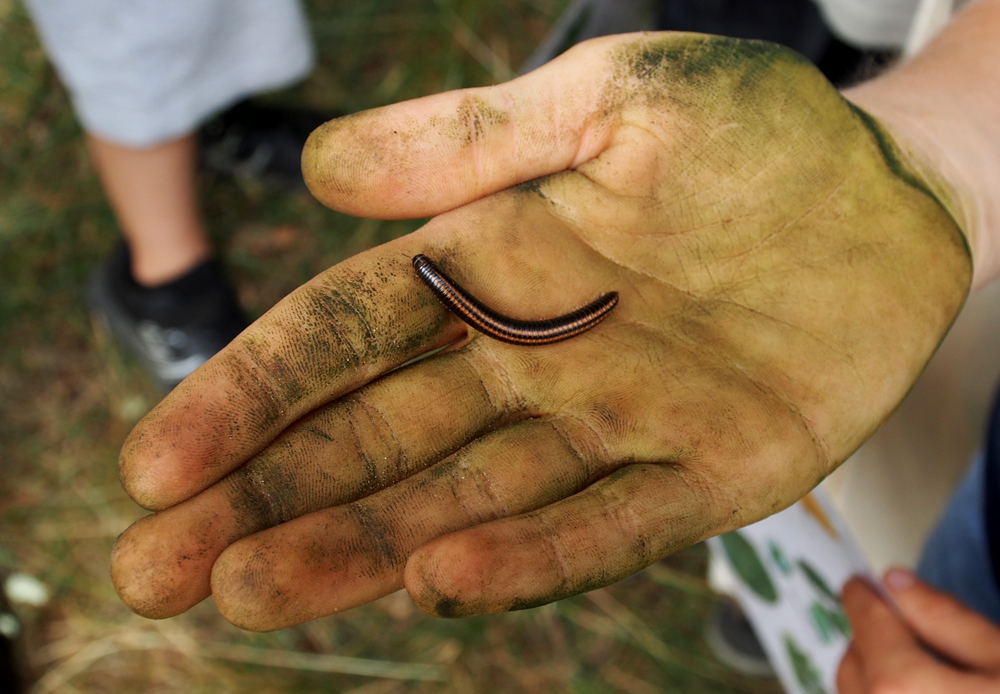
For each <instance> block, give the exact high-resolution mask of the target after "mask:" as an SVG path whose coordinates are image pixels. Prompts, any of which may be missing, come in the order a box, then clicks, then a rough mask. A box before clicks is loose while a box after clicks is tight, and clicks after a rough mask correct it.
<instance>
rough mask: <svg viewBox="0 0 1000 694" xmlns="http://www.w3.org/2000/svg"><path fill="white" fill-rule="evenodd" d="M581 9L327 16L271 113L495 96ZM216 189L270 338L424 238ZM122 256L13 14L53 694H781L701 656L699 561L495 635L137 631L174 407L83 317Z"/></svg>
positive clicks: (6, 246) (3, 246) (21, 445)
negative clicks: (129, 461)
mask: <svg viewBox="0 0 1000 694" xmlns="http://www.w3.org/2000/svg"><path fill="white" fill-rule="evenodd" d="M564 4H565V2H564V0H506V1H505V2H497V3H483V2H474V1H473V0H451V1H449V0H439V1H438V2H434V1H433V0H394V1H393V2H389V1H388V0H373V1H368V2H361V3H359V2H350V1H348V0H311V1H310V2H308V3H307V5H308V8H309V10H310V14H311V18H312V26H313V30H314V33H315V35H316V38H317V44H318V48H319V56H320V66H319V68H318V69H317V70H316V72H315V74H313V75H312V77H311V78H310V79H309V80H308V81H307V82H306V83H304V84H303V85H301V86H299V87H297V88H295V89H292V90H289V91H287V92H284V93H281V94H276V95H273V96H271V97H270V98H272V99H273V100H276V101H279V102H282V103H289V104H298V105H310V106H314V107H321V108H327V109H336V110H340V111H343V112H351V111H355V110H359V109H364V108H370V107H373V106H378V105H382V104H387V103H391V102H394V101H399V100H401V99H407V98H412V97H417V96H421V95H424V94H430V93H435V92H439V91H441V90H444V89H453V88H458V87H468V86H478V85H484V84H490V83H495V82H497V81H501V80H503V79H506V78H508V77H509V76H510V75H511V74H512V72H513V70H516V66H517V65H518V64H520V62H521V61H523V60H524V59H525V58H526V57H527V55H528V54H529V53H530V51H531V50H532V48H533V47H534V46H535V45H536V44H537V42H538V41H539V40H540V39H541V38H542V36H544V34H545V32H546V31H547V28H548V27H549V26H550V25H551V23H552V22H553V21H554V19H555V18H556V17H557V16H558V13H559V11H560V10H561V9H562V7H563V6H564ZM202 183H203V185H202V191H203V202H204V209H205V211H206V216H207V219H208V223H209V226H210V229H211V233H212V235H213V239H214V240H215V242H216V243H217V245H218V247H219V249H220V251H221V253H222V255H223V257H224V259H225V262H226V265H227V267H228V268H229V270H230V272H231V274H232V275H233V277H234V279H235V281H236V284H237V286H238V290H239V295H240V297H241V299H242V301H243V302H244V304H245V305H246V306H247V307H248V309H249V310H250V312H251V313H252V314H254V315H259V314H260V313H262V312H263V311H265V310H266V309H267V308H268V307H270V306H271V305H273V304H274V303H275V302H277V301H278V300H280V298H281V297H282V296H284V295H285V294H286V293H288V292H289V291H291V290H292V289H293V288H295V287H296V286H298V285H299V284H300V283H302V282H304V281H305V280H307V279H309V278H310V277H311V276H313V275H314V274H316V273H317V272H319V271H320V270H323V269H325V268H326V267H328V266H330V265H332V264H334V263H336V262H339V261H340V260H342V259H344V258H347V257H349V256H350V255H352V254H354V253H357V252H359V251H361V250H364V249H365V248H369V247H371V246H373V245H376V244H379V243H382V242H384V241H387V240H389V239H392V238H395V237H397V236H399V235H401V234H405V233H407V232H409V231H411V230H412V229H414V228H416V226H417V224H418V223H417V222H375V221H370V220H359V219H355V218H351V217H347V216H345V215H340V214H336V213H334V212H331V211H329V210H326V209H324V208H322V207H321V206H320V205H318V204H317V203H316V202H315V201H314V200H312V199H311V198H310V197H309V196H308V195H305V194H302V195H277V194H272V193H268V192H266V191H263V190H259V189H256V188H254V187H253V186H246V185H238V184H236V183H233V182H231V181H217V180H209V179H206V180H204V181H203V182H202ZM116 238H117V231H116V227H115V222H114V219H113V216H112V214H111V212H110V210H109V209H108V206H107V204H106V203H105V201H104V199H103V197H102V195H101V191H100V188H99V186H98V183H97V180H96V178H95V176H94V172H93V170H92V168H91V166H90V163H89V161H88V159H87V156H86V152H85V150H84V147H83V142H82V137H81V132H80V129H79V126H78V125H77V123H76V121H75V119H74V116H73V114H72V111H71V109H70V105H69V101H68V98H67V95H66V92H65V91H64V90H63V88H62V87H61V86H60V84H59V81H58V79H57V78H56V76H55V74H54V72H53V70H52V68H51V66H50V65H49V64H48V62H47V61H46V58H45V56H44V54H43V53H42V51H41V49H40V47H39V45H38V41H37V38H36V36H35V34H34V31H33V30H32V28H31V25H30V22H29V21H28V18H27V16H26V14H25V12H24V10H23V8H22V7H21V6H20V4H18V3H14V2H12V1H11V0H0V470H2V473H0V569H3V570H18V571H24V572H27V573H30V574H33V575H35V576H37V577H38V578H40V579H41V580H42V581H44V582H45V583H46V585H48V586H49V588H50V589H51V590H52V592H53V595H54V598H53V600H52V601H51V603H50V604H49V605H48V606H46V607H45V608H42V609H40V610H28V609H25V610H24V612H23V617H24V620H25V623H26V627H27V629H28V639H27V641H28V645H29V648H30V660H31V663H32V666H33V668H34V669H35V672H36V674H37V675H38V676H40V677H41V680H40V682H39V683H38V685H37V687H36V691H38V692H45V691H59V692H70V694H73V693H74V692H124V693H128V692H144V693H145V692H174V691H176V692H213V693H215V692H348V691H351V692H357V693H358V694H361V693H362V692H364V693H367V694H377V693H383V692H385V693H388V692H459V693H466V692H468V693H474V692H475V693H479V692H490V693H493V692H497V693H503V692H539V693H543V692H545V693H547V692H578V693H580V694H585V693H586V694H591V693H594V694H597V693H604V692H629V693H634V694H645V693H646V692H661V691H677V692H695V693H698V692H720V693H721V692H773V691H776V689H775V687H774V686H773V685H764V684H760V683H755V682H753V681H748V680H742V679H740V678H738V677H736V676H733V675H731V674H728V673H726V672H725V671H724V670H722V669H721V668H720V667H718V666H717V665H716V664H715V663H713V661H712V660H711V657H710V655H709V654H708V652H707V650H706V648H705V646H704V644H703V643H702V640H701V637H700V632H701V628H702V623H703V620H704V618H705V616H706V614H707V613H708V611H709V610H710V609H711V606H712V604H713V599H714V598H713V597H712V596H711V595H710V594H709V593H708V591H707V590H706V588H705V586H704V583H703V581H702V580H701V578H700V576H701V575H702V573H703V571H704V561H705V556H704V551H703V550H702V549H701V548H694V549H691V550H688V551H685V552H681V553H680V554H678V555H676V556H674V557H671V558H669V559H667V560H665V561H664V562H662V563H661V564H658V565H656V566H655V567H653V568H652V569H651V570H648V571H646V572H643V573H641V574H639V575H637V576H635V577H633V578H631V579H629V580H627V581H624V582H622V583H620V584H618V585H616V586H612V587H610V588H608V589H605V590H602V591H597V592H596V593H594V594H591V595H589V596H579V597H576V598H573V599H570V600H565V601H563V602H560V603H557V604H554V605H549V606H546V607H543V608H539V609H535V610H529V611H526V612H520V613H515V614H509V615H500V616H493V617H483V618H476V619H465V620H457V621H447V620H440V619H434V618H431V617H428V616H426V615H424V614H422V613H421V612H419V611H418V610H417V609H416V608H415V607H414V606H413V604H412V603H411V602H410V601H409V598H408V597H407V596H406V595H405V594H404V593H398V594H395V595H392V596H389V597H387V598H385V599H383V600H380V601H378V602H377V603H374V604H372V605H369V606H366V607H363V608H359V609H356V610H352V611H350V612H348V613H346V614H343V615H339V616H336V617H331V618H327V619H321V620H317V621H315V622H312V623H309V624H305V625H302V626H300V627H295V628H291V629H285V630H282V631H279V632H275V633H272V634H264V635H256V634H248V633H244V632H241V631H239V630H238V629H236V628H234V627H231V626H230V625H228V624H227V623H226V622H225V621H224V620H222V619H221V618H220V617H219V615H218V613H217V612H216V611H215V608H214V606H213V605H212V604H211V601H206V602H205V603H203V604H202V605H199V606H198V607H197V608H195V609H194V610H191V611H190V612H189V613H188V614H185V615H183V616H181V617H178V618H175V619H172V620H167V621H164V622H151V621H147V620H144V619H142V618H139V617H136V616H134V615H132V614H131V613H130V612H129V611H128V610H126V609H125V608H124V607H123V606H122V605H121V603H120V602H119V601H118V600H117V598H116V596H115V594H114V591H113V589H112V587H111V584H110V580H109V578H108V556H109V552H110V549H111V546H112V543H113V541H114V538H115V536H116V535H117V534H118V533H120V532H121V531H122V530H123V529H124V528H125V527H126V526H127V525H128V524H129V523H130V522H131V521H133V520H135V519H136V518H138V517H140V516H141V515H142V513H143V512H142V511H141V509H139V508H138V507H136V506H135V505H134V504H133V503H132V502H131V501H130V500H129V499H128V498H127V497H126V496H125V495H124V494H123V493H122V491H121V489H120V487H119V486H118V481H117V469H116V460H117V451H118V448H119V447H120V445H121V442H122V441H123V439H124V437H125V435H126V434H127V433H128V431H129V429H130V428H131V426H132V425H133V424H134V423H135V422H136V421H137V420H138V419H139V418H140V417H141V416H142V415H143V414H144V413H145V412H146V411H147V410H148V409H149V408H150V407H151V406H152V405H153V404H154V403H155V400H156V397H157V396H156V391H155V389H154V388H153V387H152V386H151V384H150V383H149V382H148V381H147V380H146V379H145V377H144V376H143V375H142V373H141V372H140V371H139V370H138V369H137V368H136V367H135V365H134V364H132V363H130V362H129V361H128V360H125V359H123V358H122V357H121V356H120V355H119V353H118V352H117V350H116V349H115V348H114V346H113V345H111V344H109V343H108V342H107V340H106V338H104V337H103V336H102V335H101V334H100V333H97V332H95V331H94V330H93V328H92V326H91V323H90V320H89V318H88V315H87V312H86V309H85V306H84V302H83V288H84V286H85V283H86V279H87V276H88V274H89V272H90V270H91V269H92V267H93V266H94V264H95V263H96V262H98V261H99V259H101V258H102V257H104V256H105V255H106V254H107V253H108V252H109V250H110V249H111V248H112V246H113V244H114V242H115V239H116ZM254 648H256V649H265V650H252V649H254ZM301 654H308V655H306V656H305V657H303V656H302V655H301ZM315 656H318V658H317V657H315ZM326 656H338V657H347V658H366V659H375V660H379V661H392V662H396V663H402V664H408V663H409V664H412V663H423V664H432V665H435V666H436V670H434V671H435V672H437V673H438V674H439V675H440V676H441V677H443V680H442V681H431V682H420V681H406V680H403V681H399V680H394V679H387V678H386V677H384V675H391V674H392V673H393V669H392V667H390V665H387V664H381V665H380V664H378V663H376V664H375V665H373V666H370V667H374V669H375V674H376V675H378V674H381V675H383V676H370V675H369V676H361V675H356V674H354V675H351V674H341V673H338V672H315V671H310V670H308V669H305V666H306V665H309V666H328V667H330V668H333V669H338V668H339V669H343V666H344V662H343V661H341V660H336V659H335V658H334V659H330V658H326V659H325V660H324V657H326ZM310 658H311V659H310ZM281 663H284V664H285V665H288V666H289V667H277V666H276V664H281ZM354 664H355V665H357V663H354Z"/></svg>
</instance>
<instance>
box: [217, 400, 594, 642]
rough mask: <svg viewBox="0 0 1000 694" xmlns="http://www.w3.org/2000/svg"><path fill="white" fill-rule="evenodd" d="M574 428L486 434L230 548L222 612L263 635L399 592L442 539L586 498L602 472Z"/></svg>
mask: <svg viewBox="0 0 1000 694" xmlns="http://www.w3.org/2000/svg"><path fill="white" fill-rule="evenodd" d="M573 441H574V433H573V431H572V427H571V426H568V425H566V424H565V423H559V422H554V421H547V420H542V419H535V420H529V421H526V422H521V423H516V424H512V425H509V426H506V427H504V428H501V429H498V430H496V431H493V432H491V433H489V434H487V435H485V436H483V437H481V438H479V439H477V440H475V441H474V442H472V443H470V444H469V445H468V446H466V447H464V448H462V449H461V450H459V451H458V452H457V453H455V454H454V455H453V456H450V457H448V458H446V459H445V460H443V461H442V462H440V463H438V464H436V465H434V466H433V467H430V468H429V469H426V470H424V471H422V472H420V473H419V474H417V475H414V476H412V477H411V478H409V479H407V480H405V481H403V482H402V483H400V484H396V485H394V486H392V487H388V488H386V489H383V490H382V491H379V492H377V493H375V494H372V495H371V496H368V497H365V498H364V499H361V500H358V501H355V502H352V503H349V504H345V505H342V506H338V507H335V508H331V509H327V510H323V511H319V512H316V513H312V514H309V515H306V516H303V517H301V518H298V519H296V520H293V521H291V522H288V523H284V524H283V525H280V526H278V527H275V528H271V529H270V530H266V531H264V532H260V533H258V534H256V535H253V536H251V537H248V538H246V539H244V540H241V541H239V542H236V543H235V544H233V545H232V546H230V547H229V548H228V549H227V550H225V551H224V552H223V553H222V555H221V556H220V557H219V559H218V561H217V562H216V563H215V567H214V570H213V571H212V592H213V594H214V596H215V600H216V603H217V604H218V606H219V609H220V610H221V611H222V613H223V614H224V615H225V616H226V618H227V619H229V620H230V621H232V622H233V623H234V624H236V625H238V626H241V627H243V628H247V629H254V630H269V629H277V628H280V627H283V626H287V625H289V624H295V623H298V622H302V621H305V620H308V619H313V618H316V617H319V616H322V615H327V614H331V613H334V612H338V611H340V610H345V609H348V608H351V607H354V606H356V605H360V604H363V603H365V602H368V601H371V600H374V599H376V598H379V597H381V596H382V595H385V594H388V593H390V592H392V591H394V590H398V589H399V588H400V587H401V586H402V585H403V572H404V569H405V567H406V565H407V561H408V560H409V558H410V555H411V553H412V552H413V551H414V550H415V549H417V548H418V547H420V546H421V545H423V544H425V543H427V542H428V541H431V540H433V539H434V538H438V537H440V536H442V535H446V534H447V533H452V532H455V531H459V530H462V529H465V528H469V527H475V526H478V525H481V524H483V523H489V522H490V521H493V520H495V519H498V518H507V517H511V516H517V515H518V514H522V513H525V512H528V511H531V510H534V509H537V508H541V507H543V506H545V505H547V504H551V503H553V502H556V501H558V500H559V499H561V498H565V497H567V496H570V495H572V494H574V493H576V492H578V491H579V490H580V489H583V488H586V487H587V486H588V485H589V484H591V483H592V482H593V481H594V480H595V479H597V478H598V477H599V476H600V474H601V471H602V465H603V464H602V463H601V462H600V461H599V460H596V459H590V458H589V456H588V454H586V453H583V452H581V451H580V450H578V449H577V448H576V447H575V445H574V444H573Z"/></svg>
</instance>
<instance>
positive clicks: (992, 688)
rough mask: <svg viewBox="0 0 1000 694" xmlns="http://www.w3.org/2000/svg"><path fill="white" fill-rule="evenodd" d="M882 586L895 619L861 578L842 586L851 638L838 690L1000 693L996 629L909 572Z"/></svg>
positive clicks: (848, 693)
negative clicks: (891, 600) (890, 600)
mask: <svg viewBox="0 0 1000 694" xmlns="http://www.w3.org/2000/svg"><path fill="white" fill-rule="evenodd" d="M884 585H885V587H886V589H887V590H888V591H889V592H890V593H891V595H892V597H893V598H894V599H895V601H896V605H897V607H898V608H899V612H900V616H897V615H896V614H895V613H894V612H893V611H892V610H890V609H889V607H888V606H886V604H885V603H884V602H883V601H882V600H881V599H880V598H879V597H878V596H876V595H875V593H874V592H873V591H872V589H871V588H869V587H868V586H866V585H864V584H863V583H862V582H861V581H857V580H854V581H851V582H850V583H848V584H847V586H845V588H844V608H845V609H846V610H847V615H848V617H849V618H850V620H851V626H852V628H853V630H854V641H853V642H852V643H851V646H850V648H848V650H847V653H846V654H845V655H844V659H843V660H842V661H841V663H840V671H839V672H838V674H837V688H838V690H839V691H840V694H973V692H975V693H977V694H978V693H982V694H986V693H987V692H1000V629H998V628H997V627H996V626H995V625H994V624H992V623H991V622H989V621H987V620H986V619H985V618H983V617H981V616H980V615H978V614H976V613H975V612H972V611H971V610H969V609H968V608H966V607H964V606H963V605H962V604H960V603H959V602H958V601H956V600H954V599H953V598H951V597H950V596H948V595H945V594H944V593H941V592H940V591H937V590H935V589H933V588H931V587H930V586H928V585H927V584H925V583H923V582H921V581H919V580H917V579H916V578H915V577H914V576H913V574H911V573H910V572H908V571H904V570H894V571H891V572H889V573H888V574H887V575H886V578H885V581H884ZM928 648H929V649H931V650H932V651H934V652H935V653H938V654H940V655H941V656H942V657H943V658H945V659H947V661H949V662H944V661H943V660H942V659H939V658H935V657H934V656H932V655H931V654H930V653H929V652H928V650H927V649H928Z"/></svg>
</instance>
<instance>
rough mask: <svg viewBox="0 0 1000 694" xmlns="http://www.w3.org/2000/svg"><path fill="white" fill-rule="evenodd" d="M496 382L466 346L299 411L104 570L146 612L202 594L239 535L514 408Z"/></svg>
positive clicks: (378, 476)
mask: <svg viewBox="0 0 1000 694" xmlns="http://www.w3.org/2000/svg"><path fill="white" fill-rule="evenodd" d="M521 409H522V406H521V404H520V402H519V401H517V400H516V399H513V396H512V393H511V391H510V390H509V389H508V388H507V387H506V384H499V383H497V382H496V379H495V377H494V376H493V375H492V373H491V372H490V371H489V370H488V369H485V368H484V367H483V366H482V365H481V364H479V363H478V362H477V361H476V360H473V359H469V358H468V357H467V356H466V355H464V354H458V353H450V354H443V355H438V356H436V357H434V358H432V359H427V360H424V361H422V362H420V363H418V364H415V365H412V366H410V367H408V368H406V369H401V370H398V371H396V372H394V373H391V374H389V375H388V376H385V377H383V378H381V379H379V380H377V381H375V382H373V383H371V384H369V385H368V386H365V387H364V388H361V389H360V390H357V391H355V392H354V393H352V394H351V395H349V396H347V397H345V398H342V399H340V400H338V401H337V402H335V403H332V404H330V405H327V406H325V407H323V408H321V409H319V410H317V411H315V412H313V413H311V414H309V415H308V416H306V417H304V418H302V419H301V420H299V421H298V422H297V423H296V424H294V425H293V426H292V427H290V428H289V429H288V430H286V431H285V432H284V433H283V434H282V435H281V436H280V437H279V438H277V439H276V440H275V441H274V442H273V443H272V444H271V445H269V446H268V447H267V448H266V449H264V450H263V451H261V452H260V453H259V454H257V455H256V456H254V457H253V458H251V459H250V460H249V461H248V462H247V463H246V464H244V465H242V466H241V467H239V468H237V469H236V470H234V471H233V472H231V473H230V474H229V475H227V476H226V477H225V478H223V479H222V480H221V481H219V482H218V483H216V484H215V485H213V486H211V487H209V488H208V489H206V490H205V491H203V492H201V493H200V494H198V495H197V496H195V497H193V498H192V499H189V500H188V501H185V502H183V503H181V504H178V505H176V506H173V507H171V508H169V509H166V510H164V511H161V512H159V513H157V514H154V515H153V516H148V517H146V518H145V519H143V520H142V521H140V522H139V523H137V524H136V525H134V526H133V527H131V528H129V529H128V530H127V531H126V532H125V533H124V534H123V535H122V537H121V538H120V539H119V541H118V542H117V544H116V547H115V552H114V556H113V559H112V578H113V580H114V583H115V586H116V588H117V589H118V592H119V594H120V595H121V596H122V599H123V600H124V601H125V602H126V604H128V605H129V606H130V607H131V608H132V609H133V610H135V611H136V612H139V613H140V614H143V615H145V616H147V617H169V616H173V615H175V614H179V613H180V612H183V611H184V610H186V609H188V608H189V607H191V606H192V605H194V604H196V603H197V602H199V601H201V600H202V599H204V598H205V597H207V596H208V595H209V594H210V592H211V589H210V586H209V577H210V574H211V570H212V565H213V564H214V562H215V560H216V559H217V558H218V556H219V555H220V554H221V553H222V551H223V550H224V549H225V548H226V547H227V546H229V545H230V544H232V543H233V542H236V541H238V540H240V539H241V538H244V537H247V536H248V535H252V534H253V533H257V532H260V531H262V530H266V529H267V528H271V527H273V526H276V525H280V524H282V523H286V522H288V521H290V520H292V519H295V518H298V517H300V516H303V515H306V514H308V513H312V512H314V511H318V510H320V509H324V508H328V507H331V506H338V505H342V504H347V503H350V502H352V501H355V500H357V499H359V498H363V497H366V496H369V495H371V494H374V493H375V492H378V491H379V490H381V489H384V488H386V487H388V486H391V485H393V484H396V483H398V482H401V481H402V480H405V479H406V478H408V477H410V476H411V475H413V474H415V473H417V472H419V471H420V470H423V469H424V468H426V467H428V466H429V465H431V464H433V463H436V462H438V461H439V460H441V459H442V458H445V457H446V456H448V455H449V454H451V453H453V452H454V451H456V450H458V449H459V448H461V447H462V446H463V445H465V444H466V443H468V442H469V441H471V440H472V439H474V438H475V437H477V436H479V435H482V434H485V433H486V432H488V431H489V430H490V429H491V428H493V427H497V426H501V425H502V424H503V423H504V422H506V421H508V420H509V419H510V418H511V417H515V418H516V417H518V416H521V415H520V412H521Z"/></svg>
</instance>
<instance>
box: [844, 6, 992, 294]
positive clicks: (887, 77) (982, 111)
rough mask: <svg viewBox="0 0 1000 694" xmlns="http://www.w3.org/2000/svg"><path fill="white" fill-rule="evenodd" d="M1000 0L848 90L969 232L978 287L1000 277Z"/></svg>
mask: <svg viewBox="0 0 1000 694" xmlns="http://www.w3.org/2000/svg"><path fill="white" fill-rule="evenodd" d="M998 30H1000V0H986V1H985V2H979V3H976V4H974V5H972V6H970V7H969V8H968V9H966V10H965V11H963V12H962V13H960V15H959V16H958V17H957V18H956V19H955V20H954V21H953V22H952V24H951V25H949V27H948V28H947V29H946V30H945V32H944V33H943V34H942V35H941V36H939V37H938V38H937V39H935V41H934V42H932V43H931V45H930V46H929V47H928V48H927V49H926V50H925V51H924V52H923V53H921V54H920V55H918V56H917V57H915V58H914V59H912V60H911V61H909V62H907V63H905V64H904V65H902V66H901V67H899V68H897V69H894V70H892V71H890V72H887V73H886V74H884V75H882V76H880V77H878V78H876V79H874V80H872V81H870V82H866V83H864V84H861V85H859V86H857V87H854V88H852V89H849V90H846V91H845V92H844V97H845V98H847V99H848V100H850V101H851V102H852V103H854V104H855V105H857V106H858V107H859V108H861V109H862V110H864V111H865V112H866V113H868V114H870V115H871V116H872V117H873V118H875V119H876V120H877V121H878V122H879V124H880V125H882V126H883V127H884V128H885V130H886V131H887V132H888V133H889V134H890V135H891V137H892V138H893V140H894V141H895V142H894V144H895V145H896V146H897V147H898V149H899V154H900V156H901V157H902V158H903V160H904V162H905V164H906V165H907V166H908V167H909V168H911V169H912V170H913V172H914V173H916V174H917V176H918V177H919V178H920V179H921V181H923V182H925V183H926V185H927V187H928V189H929V190H930V192H931V193H932V194H933V195H935V197H937V198H938V200H939V202H940V203H941V204H942V205H943V206H944V207H945V208H946V209H947V210H948V212H949V213H950V214H951V216H952V218H953V219H954V220H955V222H956V224H958V226H959V227H960V228H961V230H962V232H963V233H964V234H965V238H966V240H967V242H968V244H969V248H970V251H971V253H972V262H973V271H974V274H973V283H972V286H973V288H978V287H981V286H983V285H985V284H987V283H989V282H990V281H991V280H993V279H995V278H996V277H997V276H1000V98H997V96H996V95H997V93H998V92H1000V79H998V77H997V74H996V70H995V67H994V66H995V64H996V62H995V60H996V59H997V58H998V57H1000V50H998V49H997V47H996V45H997V41H996V32H997V31H998Z"/></svg>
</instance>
